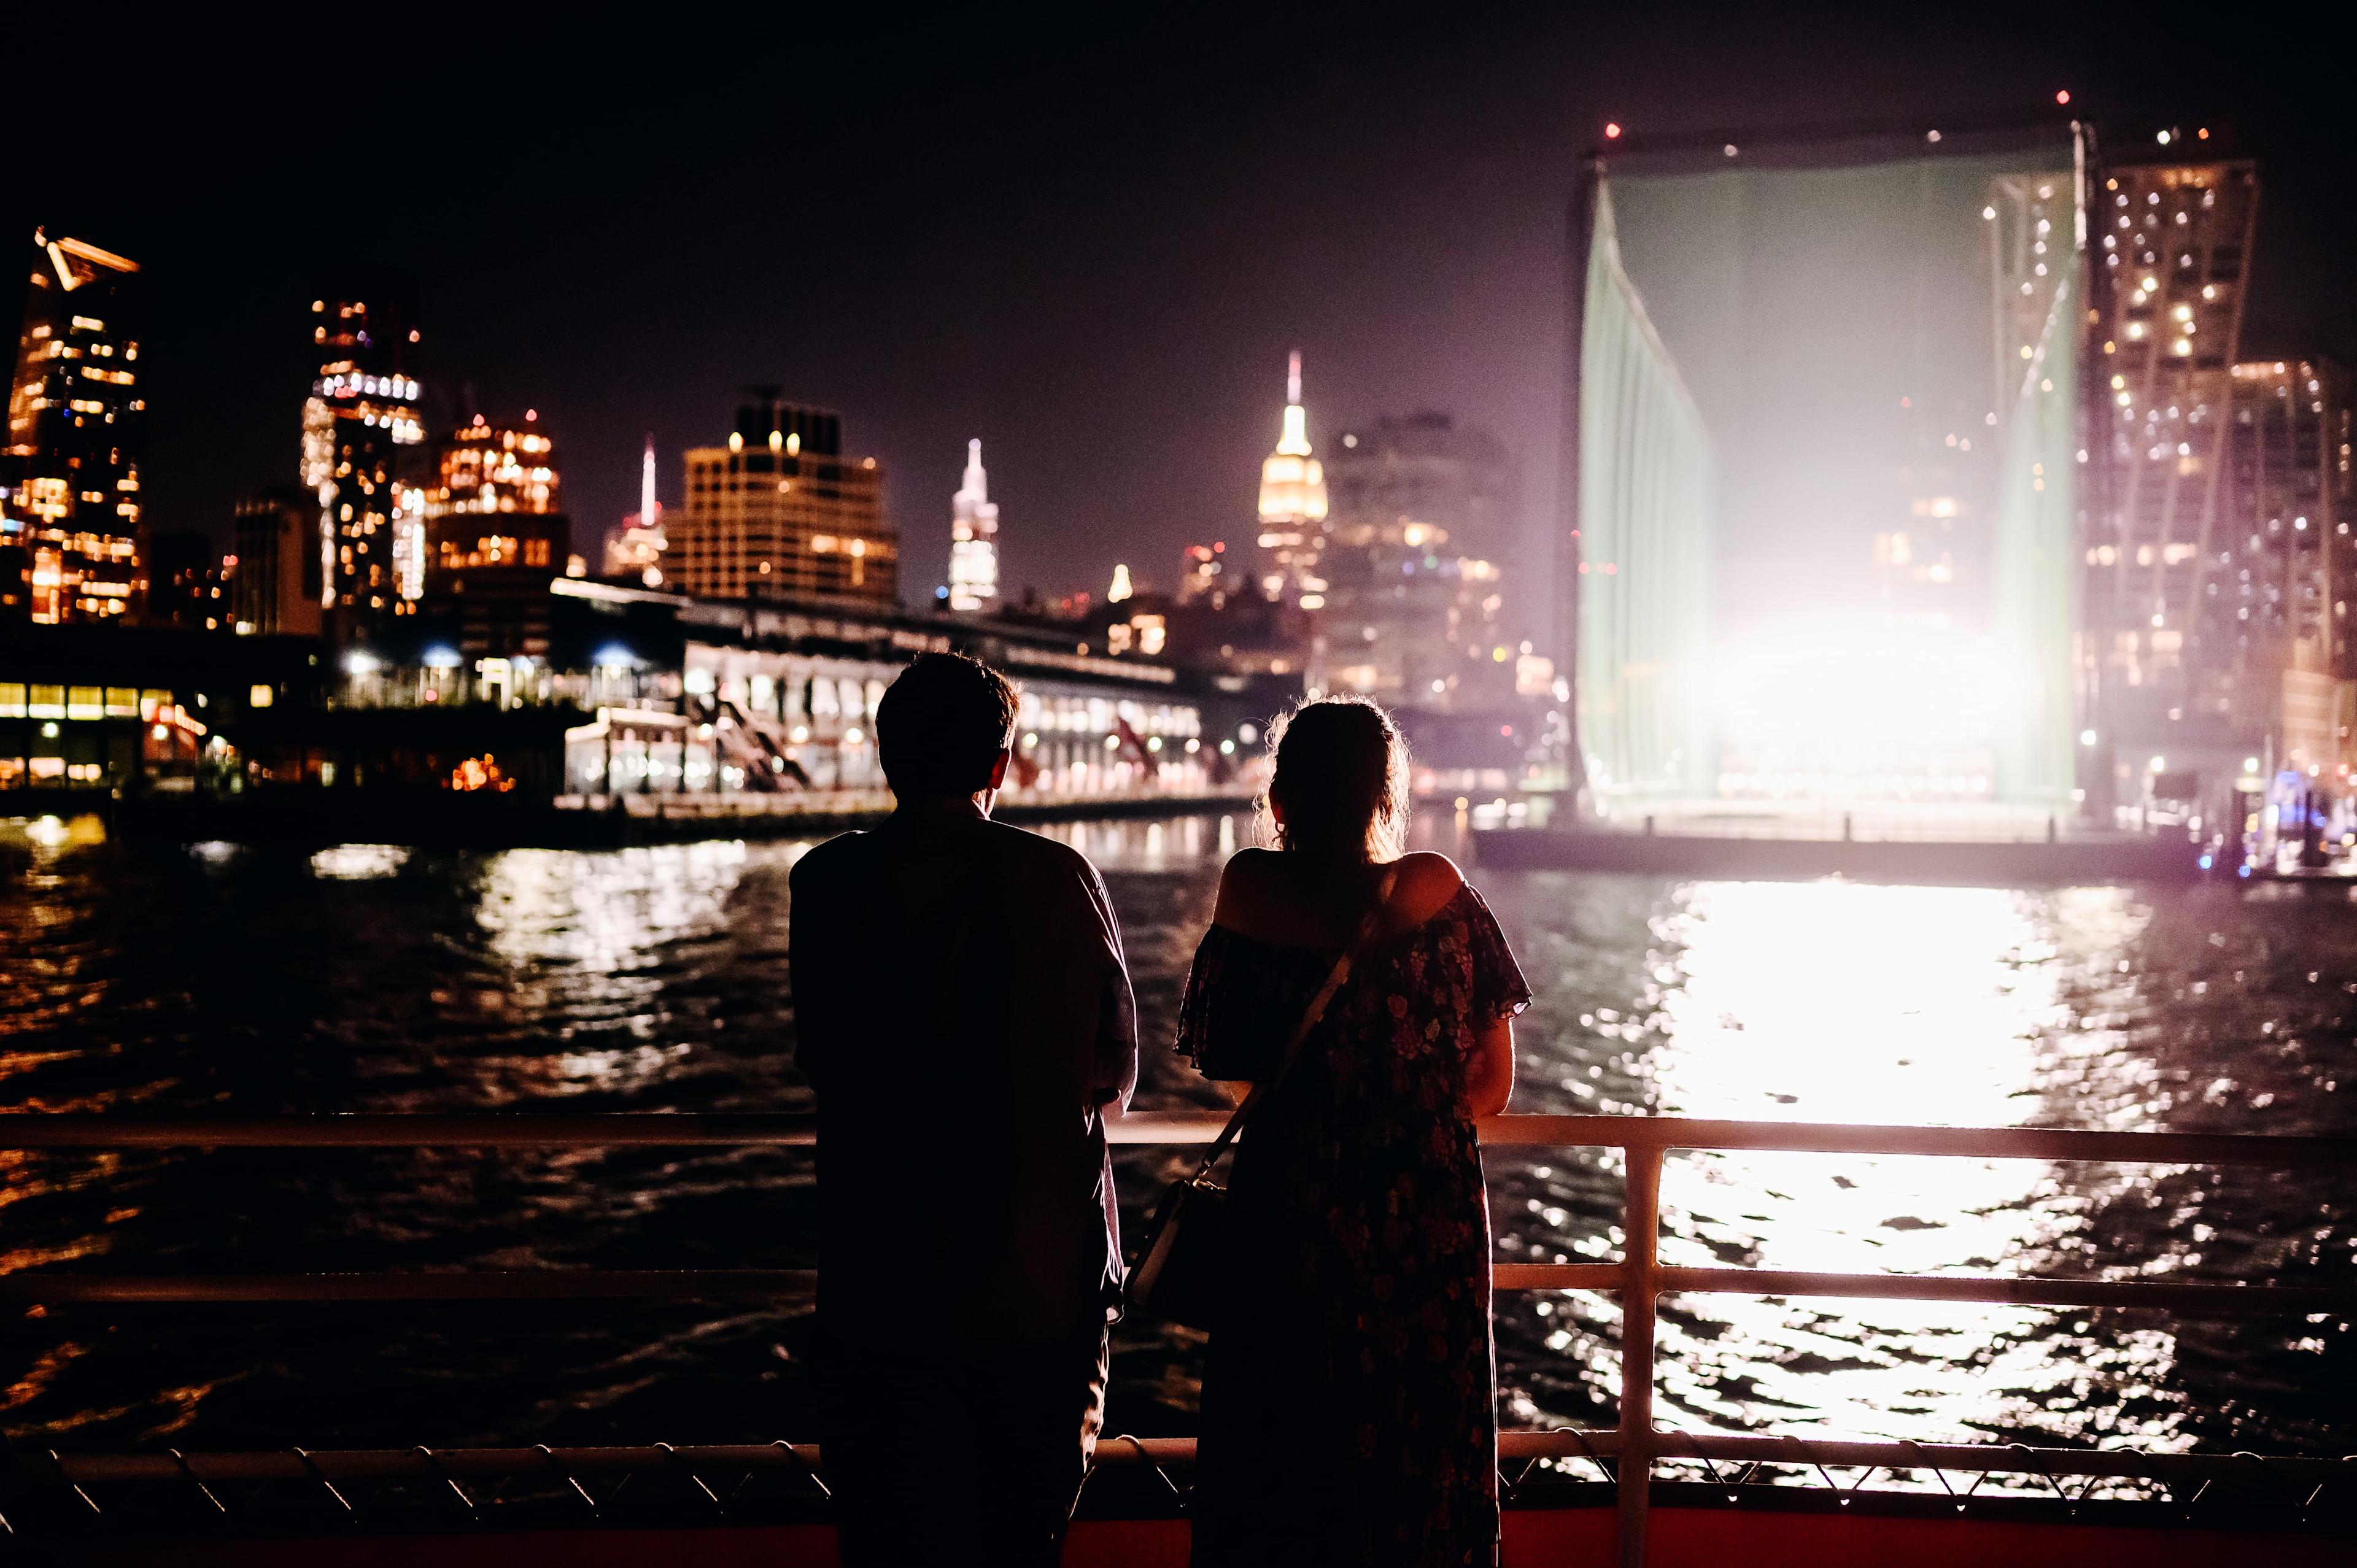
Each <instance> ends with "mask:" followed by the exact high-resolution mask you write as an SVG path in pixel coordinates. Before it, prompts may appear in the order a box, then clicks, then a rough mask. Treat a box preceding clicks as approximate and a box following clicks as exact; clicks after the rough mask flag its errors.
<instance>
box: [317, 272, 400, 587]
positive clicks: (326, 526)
mask: <svg viewBox="0 0 2357 1568" xmlns="http://www.w3.org/2000/svg"><path fill="white" fill-rule="evenodd" d="M414 314H415V313H414V309H413V308H412V306H411V305H410V301H409V298H408V291H407V289H406V287H405V286H404V285H403V284H402V283H401V282H400V281H399V280H397V279H393V278H390V277H385V276H381V275H380V276H371V277H366V278H355V279H350V280H347V281H345V282H343V283H342V284H340V285H339V286H336V287H331V288H328V289H325V290H323V291H322V292H321V293H320V295H319V296H318V297H317V298H315V299H314V300H312V302H311V322H312V327H311V339H312V346H313V352H314V353H315V354H316V355H317V363H318V367H319V369H318V374H317V377H316V378H315V379H314V380H313V381H312V383H311V395H310V398H309V400H308V401H307V402H306V403H304V405H303V462H302V478H303V483H304V484H305V485H306V486H307V487H309V489H311V491H312V493H313V494H315V495H316V496H317V498H318V506H319V512H318V531H319V552H320V578H321V592H320V602H321V604H322V605H323V606H324V607H328V608H329V609H333V610H337V611H339V612H341V613H342V615H343V616H344V618H346V619H347V620H348V621H349V622H350V623H351V624H352V625H353V626H354V627H359V626H363V625H366V624H368V623H370V622H371V621H374V620H376V619H378V618H383V617H387V616H393V615H399V614H403V613H406V612H407V611H408V610H409V609H410V608H411V607H413V606H414V602H415V595H416V594H419V593H422V592H423V591H424V584H423V575H424V564H425V563H424V560H423V551H422V549H421V548H420V547H421V545H422V543H423V529H422V527H421V526H420V525H421V524H422V522H423V521H424V519H423V516H422V514H423V511H424V505H423V501H424V498H423V496H422V495H418V494H415V493H414V492H412V491H409V490H408V488H407V487H406V486H405V485H404V480H405V479H406V478H408V476H407V474H406V473H405V472H404V467H405V464H406V461H407V458H408V453H407V451H406V450H405V449H408V448H414V447H416V446H419V445H420V444H422V442H423V441H424V439H425V430H424V427H423V426H422V425H421V424H419V422H418V421H419V414H418V397H419V387H418V383H417V381H416V378H415V376H414V374H413V373H412V371H411V365H412V361H413V360H414V357H415V350H416V344H417V341H418V332H417V329H416V328H415V327H414V326H413V325H411V319H412V317H414ZM396 555H398V557H399V559H396Z"/></svg>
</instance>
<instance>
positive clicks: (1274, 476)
mask: <svg viewBox="0 0 2357 1568" xmlns="http://www.w3.org/2000/svg"><path fill="white" fill-rule="evenodd" d="M1325 541H1326V470H1325V469H1324V468H1323V467H1320V466H1319V464H1318V459H1317V458H1316V457H1313V456H1310V453H1309V411H1308V410H1307V409H1305V408H1303V407H1302V406H1301V350H1300V349H1295V350H1294V351H1293V359H1292V362H1291V364H1290V366H1289V367H1288V368H1287V370H1286V378H1285V426H1284V429H1283V431H1282V432H1281V433H1280V434H1279V435H1278V436H1277V438H1276V450H1275V451H1274V452H1271V453H1270V454H1269V455H1268V460H1267V461H1266V462H1264V463H1263V464H1262V465H1261V466H1260V547H1261V552H1262V556H1263V570H1262V573H1261V580H1260V582H1261V591H1262V592H1263V593H1265V594H1266V595H1267V596H1269V597H1270V598H1272V599H1286V598H1296V599H1297V601H1298V603H1299V604H1300V606H1301V607H1302V608H1303V609H1306V610H1314V609H1318V608H1320V607H1323V606H1324V605H1325V603H1326V582H1325V579H1324V578H1323V577H1321V576H1319V575H1318V551H1319V549H1320V547H1321V546H1323V544H1324V543H1325Z"/></svg>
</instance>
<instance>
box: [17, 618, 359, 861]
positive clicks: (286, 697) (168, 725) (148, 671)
mask: <svg viewBox="0 0 2357 1568" xmlns="http://www.w3.org/2000/svg"><path fill="white" fill-rule="evenodd" d="M316 647H317V644H307V643H306V642H304V641H302V640H300V639H280V638H240V637H224V636H221V635H219V634H218V633H215V634H211V635H208V634H207V633H206V632H204V631H203V630H202V629H201V628H199V629H197V630H193V631H191V630H188V629H186V628H179V627H168V626H142V625H136V624H125V618H122V617H109V618H106V619H104V620H97V619H91V618H84V619H83V620H81V621H80V622H76V621H73V620H69V621H67V622H66V623H65V624H63V625H61V626H58V627H40V628H35V627H33V626H30V625H28V624H25V623H22V622H20V623H17V624H16V625H15V626H13V627H11V626H5V625H0V798H5V793H6V792H8V791H13V790H18V789H31V790H35V791H60V792H70V791H76V790H81V791H87V792H88V793H89V794H90V795H91V797H93V798H98V797H113V798H121V797H124V796H127V795H133V794H137V793H141V792H143V791H145V790H149V789H163V790H175V789H183V790H184V789H190V788H192V787H194V786H195V785H196V784H197V783H198V782H199V779H200V778H203V777H205V776H206V775H207V774H208V773H209V772H210V776H211V779H212V780H213V781H216V782H217V781H219V779H220V778H221V769H222V768H224V767H225V766H226V765H228V764H229V763H230V761H231V758H232V757H233V755H234V751H233V747H232V746H231V743H230V742H229V741H228V740H226V739H225V738H224V736H225V735H226V734H227V733H230V732H238V733H242V731H243V728H244V726H245V725H247V724H248V723H249V722H250V721H252V720H253V718H254V717H255V715H257V714H264V713H266V712H283V711H285V710H286V709H289V708H307V707H312V706H315V705H316V704H317V703H318V701H319V699H320V697H321V695H322V694H323V693H322V692H321V690H320V679H319V678H320V676H321V674H322V671H321V670H320V668H319V661H318V660H317V658H316V657H315V656H314V653H313V650H315V649H316ZM31 804H32V803H31V802H30V801H26V802H25V803H24V806H19V807H10V808H0V815H8V814H16V813H17V812H21V811H25V809H26V808H27V807H30V806H31ZM36 809H37V810H38V811H54V810H57V809H58V808H57V807H54V806H47V805H44V806H41V807H38V808H36Z"/></svg>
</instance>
